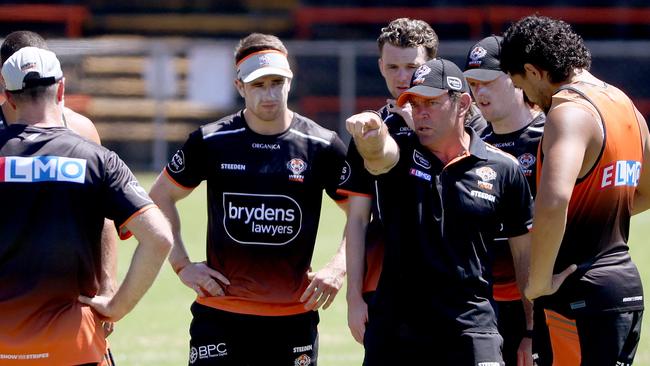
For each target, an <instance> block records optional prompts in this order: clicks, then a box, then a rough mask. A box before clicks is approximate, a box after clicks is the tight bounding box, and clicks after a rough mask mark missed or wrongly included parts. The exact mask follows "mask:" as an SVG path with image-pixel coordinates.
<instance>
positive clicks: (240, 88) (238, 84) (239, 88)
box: [234, 79, 246, 98]
mask: <svg viewBox="0 0 650 366" xmlns="http://www.w3.org/2000/svg"><path fill="white" fill-rule="evenodd" d="M234 84H235V88H236V89H237V92H238V93H239V95H240V96H241V97H242V98H246V97H245V96H244V83H243V82H242V81H241V80H239V79H235V81H234Z"/></svg>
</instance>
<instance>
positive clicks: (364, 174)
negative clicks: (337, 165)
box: [338, 140, 374, 196]
mask: <svg viewBox="0 0 650 366" xmlns="http://www.w3.org/2000/svg"><path fill="white" fill-rule="evenodd" d="M344 164H345V165H344V167H343V171H342V172H341V181H340V183H339V189H338V191H339V192H341V193H344V194H353V195H363V196H365V195H371V194H372V182H373V181H374V177H373V176H372V175H371V174H370V173H369V172H368V171H367V170H366V167H365V166H364V164H363V158H362V157H361V154H359V151H358V150H357V145H356V144H355V143H354V140H350V145H349V147H348V153H347V155H346V157H345V163H344Z"/></svg>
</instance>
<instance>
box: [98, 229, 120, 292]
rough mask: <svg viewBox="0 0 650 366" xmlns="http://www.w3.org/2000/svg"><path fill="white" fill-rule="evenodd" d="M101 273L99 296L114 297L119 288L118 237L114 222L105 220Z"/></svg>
mask: <svg viewBox="0 0 650 366" xmlns="http://www.w3.org/2000/svg"><path fill="white" fill-rule="evenodd" d="M101 248H102V249H101V260H102V264H101V269H100V270H101V272H100V276H99V294H100V295H107V296H108V295H112V294H113V293H115V288H116V286H117V235H116V233H115V226H114V224H113V221H111V220H109V219H105V220H104V227H103V228H102V239H101Z"/></svg>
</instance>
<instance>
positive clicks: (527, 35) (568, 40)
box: [501, 15, 591, 83]
mask: <svg viewBox="0 0 650 366" xmlns="http://www.w3.org/2000/svg"><path fill="white" fill-rule="evenodd" d="M527 63H528V64H531V65H535V66H537V67H539V68H541V69H542V70H545V71H548V73H549V79H550V81H551V82H553V83H559V82H562V81H564V80H566V79H567V78H568V77H569V74H570V73H571V70H572V69H574V68H581V69H586V70H589V67H590V66H591V52H589V50H588V49H587V47H585V44H584V42H583V40H582V37H580V35H578V34H577V33H575V32H574V31H573V29H571V26H570V25H569V24H568V23H566V22H564V21H562V20H558V19H552V18H548V17H544V16H539V15H531V16H527V17H525V18H523V19H520V20H519V21H517V22H516V23H514V24H513V25H512V26H510V28H508V30H506V32H505V33H504V35H503V44H502V46H501V69H502V70H503V71H504V72H507V73H509V74H511V75H517V74H519V75H521V74H523V73H524V64H527Z"/></svg>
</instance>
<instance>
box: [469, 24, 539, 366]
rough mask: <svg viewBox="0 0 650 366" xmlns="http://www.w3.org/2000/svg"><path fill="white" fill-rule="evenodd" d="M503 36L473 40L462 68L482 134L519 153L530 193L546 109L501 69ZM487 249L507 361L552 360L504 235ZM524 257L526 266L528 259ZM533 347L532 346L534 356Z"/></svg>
mask: <svg viewBox="0 0 650 366" xmlns="http://www.w3.org/2000/svg"><path fill="white" fill-rule="evenodd" d="M501 41H502V37H497V36H490V37H487V38H484V39H482V40H481V41H480V42H478V43H476V44H475V45H474V46H472V48H470V50H469V52H468V54H467V61H466V63H465V72H464V74H465V78H466V79H467V83H468V84H469V87H470V90H471V91H472V95H473V97H474V100H475V101H476V105H477V106H478V107H479V108H480V109H481V113H482V114H483V116H484V117H485V119H487V120H488V121H489V125H488V127H487V128H486V129H485V130H484V131H483V135H482V136H481V138H482V139H483V141H485V142H488V143H490V144H491V145H492V146H495V147H498V148H500V149H501V150H503V151H505V152H507V153H509V154H511V155H512V156H514V157H516V158H517V160H518V161H519V166H520V168H521V169H522V171H523V173H524V175H525V176H526V180H527V181H528V185H529V186H530V189H531V192H532V194H533V197H534V195H535V191H536V190H535V187H536V184H535V179H536V177H537V174H536V172H537V169H536V156H537V147H538V145H539V141H540V139H541V137H542V133H543V132H544V121H545V115H544V113H542V112H541V111H539V110H538V109H535V108H533V107H531V105H530V104H529V103H527V102H526V100H525V97H524V94H523V91H522V90H521V89H517V88H515V87H514V85H513V84H512V80H510V78H509V77H508V75H507V74H506V73H504V72H503V71H501V68H500V61H499V58H500V56H501ZM490 249H491V251H492V252H493V254H492V256H493V257H494V263H493V265H492V272H493V276H494V285H493V294H494V299H495V301H496V302H497V305H498V308H497V311H498V312H497V316H498V326H499V333H500V334H501V336H502V337H503V358H504V361H505V363H506V365H530V364H531V363H532V361H533V360H532V358H535V363H536V364H537V365H538V366H541V365H547V364H548V365H550V363H546V362H547V361H546V360H544V361H542V360H540V356H539V354H538V353H540V351H538V349H540V348H541V350H542V352H541V353H542V355H544V356H546V357H547V358H548V356H549V355H550V351H548V348H546V349H545V348H543V347H541V345H542V344H543V345H548V337H543V336H537V337H535V339H534V346H533V335H534V333H535V332H534V329H533V326H535V327H539V326H541V327H542V328H544V327H545V322H544V320H543V319H544V317H543V312H540V314H541V315H542V316H541V317H538V319H539V320H540V321H537V322H535V325H534V324H533V313H532V309H531V308H530V306H531V304H530V303H529V302H527V301H525V298H524V297H523V296H522V295H521V292H520V291H519V288H518V286H517V281H516V277H515V269H514V268H515V267H514V265H513V262H512V261H513V258H512V254H511V253H510V246H509V245H508V241H507V238H499V237H497V238H495V239H494V242H493V243H490ZM524 260H525V261H526V263H525V265H526V266H527V265H528V264H527V262H528V260H529V259H528V258H524ZM524 306H526V307H527V308H524ZM540 310H541V309H540ZM540 333H542V334H543V333H544V332H543V329H542V330H540ZM532 347H534V350H535V355H532V356H533V357H531V349H533V348H532ZM542 362H543V363H542Z"/></svg>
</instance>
